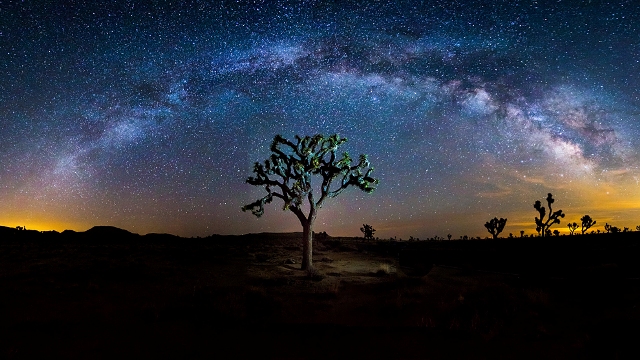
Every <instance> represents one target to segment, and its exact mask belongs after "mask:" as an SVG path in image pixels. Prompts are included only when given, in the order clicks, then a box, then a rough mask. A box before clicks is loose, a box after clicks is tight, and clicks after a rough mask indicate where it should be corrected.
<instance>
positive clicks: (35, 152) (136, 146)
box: [0, 0, 640, 239]
mask: <svg viewBox="0 0 640 360" xmlns="http://www.w3.org/2000/svg"><path fill="white" fill-rule="evenodd" d="M634 4H635V2H634V1H617V2H615V1H611V2H607V1H597V0H592V1H553V2H551V1H548V2H547V1H533V0H527V1H524V0H522V1H519V0H510V1H491V2H488V1H466V0H465V1H422V2H421V1H384V0H383V1H375V2H374V1H372V2H363V3H361V4H354V3H353V2H352V3H350V4H349V3H346V2H338V1H320V0H318V1H313V0H308V1H295V2H294V1H279V2H277V4H276V2H275V1H258V0H255V1H154V2H149V1H144V2H142V1H140V2H136V1H115V2H112V1H86V2H82V1H8V2H7V1H0V225H5V226H18V225H20V226H26V227H27V228H30V229H38V230H50V229H55V230H58V231H61V230H64V229H74V230H77V231H83V230H86V229H88V228H90V227H92V226H94V225H112V226H117V227H121V228H124V229H127V230H130V231H132V232H137V233H140V234H145V233H152V232H155V233H164V232H166V233H173V234H176V235H181V236H207V235H210V234H214V233H218V234H243V233H250V232H263V231H268V232H284V231H301V226H300V223H299V222H298V220H297V219H296V217H295V216H294V215H293V214H292V213H290V212H284V211H282V204H281V203H278V202H277V201H274V203H272V204H271V205H269V206H268V207H267V209H266V213H265V215H264V216H263V217H262V218H260V219H257V218H255V217H254V216H253V215H251V214H250V213H243V212H242V211H241V207H242V205H245V204H248V203H250V202H253V201H254V200H256V199H258V198H259V197H262V196H263V194H264V189H261V188H257V187H253V186H250V185H248V184H246V183H245V179H246V178H247V177H248V176H250V175H251V170H252V165H253V163H254V162H255V161H263V160H264V159H266V158H267V157H268V156H269V145H270V142H271V140H272V139H273V137H274V136H275V135H276V134H282V135H284V136H285V137H287V138H293V136H294V135H296V134H300V135H313V134H316V133H324V134H333V133H338V134H340V135H341V136H344V137H347V138H348V139H349V141H348V142H347V143H346V144H344V145H343V147H342V148H344V150H346V151H349V153H350V154H352V155H353V156H354V157H357V155H358V154H360V153H365V154H368V155H369V158H370V161H371V163H372V165H373V166H374V167H375V171H374V173H373V175H374V176H376V177H378V178H379V180H380V184H379V186H378V188H377V190H376V191H375V192H374V193H372V194H366V193H363V192H361V191H359V190H357V189H349V190H347V191H345V192H344V193H342V194H341V195H340V196H339V197H337V198H334V199H330V200H328V201H327V202H326V203H325V205H324V207H323V208H322V209H321V210H320V212H319V215H318V219H317V221H316V226H315V230H316V231H327V232H328V233H329V234H330V235H334V236H338V235H340V236H357V235H360V234H361V233H360V231H359V228H360V227H361V225H362V224H363V223H368V224H371V225H373V226H374V228H375V229H377V232H376V236H379V237H385V238H388V237H391V236H396V237H397V238H404V239H406V238H408V237H409V236H413V237H417V238H429V237H433V236H436V235H437V236H441V237H443V236H446V235H447V234H448V233H450V234H452V236H453V238H459V237H460V236H462V235H470V236H483V237H484V236H488V235H489V234H488V232H487V231H486V229H485V228H484V226H483V225H484V223H485V222H486V221H488V220H489V219H491V218H493V217H506V218H507V219H508V222H507V226H506V228H505V230H504V232H503V235H507V234H508V233H510V232H511V233H514V235H516V234H517V235H519V233H520V230H525V233H527V234H533V233H534V232H535V230H534V228H535V226H534V221H533V218H534V216H536V215H537V212H536V211H535V210H534V208H533V203H534V202H535V201H536V200H542V201H543V202H544V199H545V197H546V195H547V193H548V192H551V193H553V195H554V198H555V199H556V201H555V204H554V210H557V209H562V210H564V212H565V213H566V214H567V216H566V217H565V219H563V223H562V224H561V226H558V225H556V226H555V227H553V228H552V229H559V230H560V231H561V232H567V231H568V229H567V226H566V223H567V222H569V221H579V218H580V217H581V216H582V215H584V214H590V215H591V216H592V217H593V218H594V219H595V220H596V221H597V222H598V225H597V226H596V227H595V228H599V229H602V226H603V225H604V224H605V223H606V222H608V223H610V224H613V225H615V226H618V227H621V228H622V227H625V226H626V227H630V228H632V229H635V226H636V225H639V224H640V184H639V182H640V167H639V165H640V5H634Z"/></svg>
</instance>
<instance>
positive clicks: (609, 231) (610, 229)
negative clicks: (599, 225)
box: [604, 223, 620, 234]
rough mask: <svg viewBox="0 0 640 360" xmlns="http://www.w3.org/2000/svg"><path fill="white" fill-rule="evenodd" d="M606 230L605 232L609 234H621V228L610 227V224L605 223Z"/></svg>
mask: <svg viewBox="0 0 640 360" xmlns="http://www.w3.org/2000/svg"><path fill="white" fill-rule="evenodd" d="M604 230H605V231H606V232H607V233H613V234H617V233H619V232H620V228H619V227H617V226H612V225H609V223H605V224H604Z"/></svg>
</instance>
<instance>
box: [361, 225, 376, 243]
mask: <svg viewBox="0 0 640 360" xmlns="http://www.w3.org/2000/svg"><path fill="white" fill-rule="evenodd" d="M360 231H362V234H363V235H364V239H365V240H371V239H373V234H375V232H376V229H374V228H373V226H371V225H369V224H362V227H361V228H360Z"/></svg>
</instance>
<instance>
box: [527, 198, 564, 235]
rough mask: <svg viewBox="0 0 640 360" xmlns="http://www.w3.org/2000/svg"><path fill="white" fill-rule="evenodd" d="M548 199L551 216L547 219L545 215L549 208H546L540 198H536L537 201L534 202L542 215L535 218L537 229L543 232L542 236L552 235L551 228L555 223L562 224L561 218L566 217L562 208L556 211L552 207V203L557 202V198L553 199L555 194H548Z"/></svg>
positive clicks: (534, 205) (534, 206)
mask: <svg viewBox="0 0 640 360" xmlns="http://www.w3.org/2000/svg"><path fill="white" fill-rule="evenodd" d="M546 200H547V204H548V206H549V217H548V218H547V219H546V220H545V219H544V216H545V215H546V212H547V210H546V209H545V207H544V206H542V203H541V202H540V200H536V202H535V203H534V204H533V208H534V209H536V210H537V211H538V213H539V214H540V217H536V218H535V221H536V231H537V232H538V233H539V234H541V236H542V237H544V236H550V234H551V229H549V228H550V227H551V226H552V225H553V224H560V218H564V213H563V212H562V210H558V211H555V212H554V211H553V209H552V208H551V204H553V203H554V202H555V200H554V199H553V195H551V193H548V194H547V199H546Z"/></svg>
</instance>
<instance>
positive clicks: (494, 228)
mask: <svg viewBox="0 0 640 360" xmlns="http://www.w3.org/2000/svg"><path fill="white" fill-rule="evenodd" d="M506 224H507V219H503V218H500V219H498V218H497V217H494V218H493V219H491V220H489V221H487V222H486V223H485V224H484V227H486V228H487V231H489V234H491V235H493V238H494V239H497V238H498V234H500V233H501V232H502V230H504V226H505V225H506Z"/></svg>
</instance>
